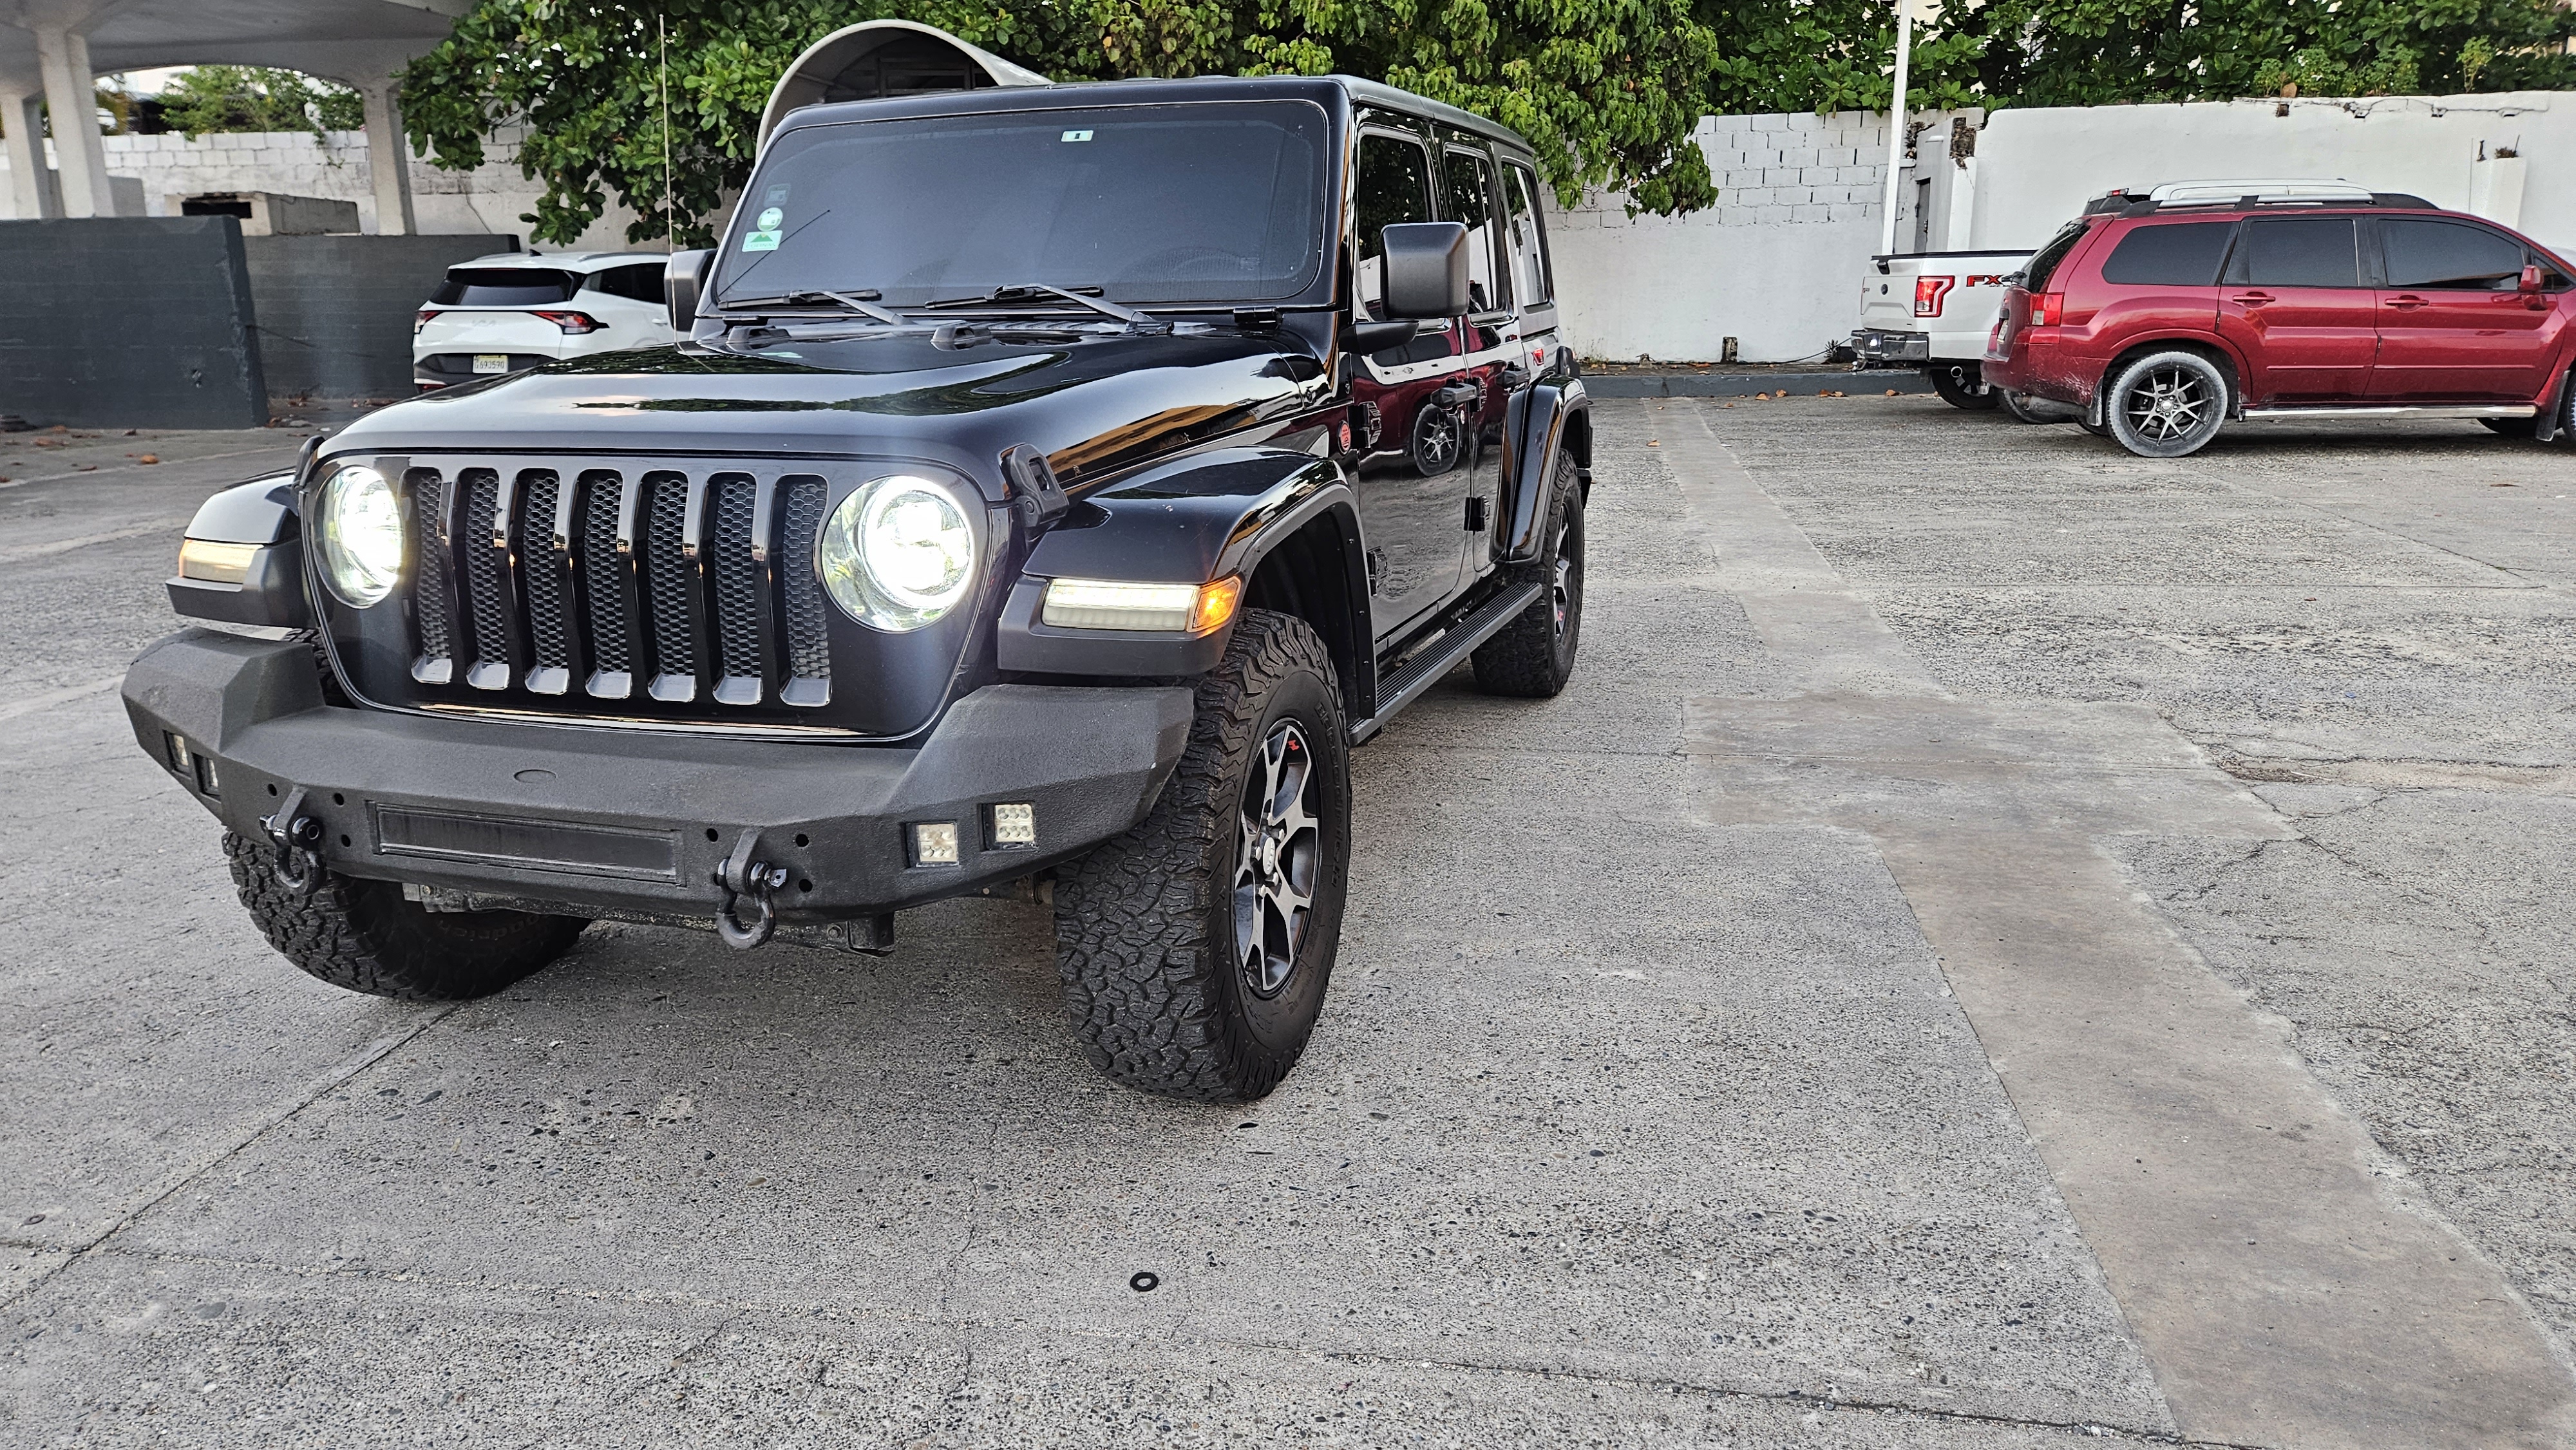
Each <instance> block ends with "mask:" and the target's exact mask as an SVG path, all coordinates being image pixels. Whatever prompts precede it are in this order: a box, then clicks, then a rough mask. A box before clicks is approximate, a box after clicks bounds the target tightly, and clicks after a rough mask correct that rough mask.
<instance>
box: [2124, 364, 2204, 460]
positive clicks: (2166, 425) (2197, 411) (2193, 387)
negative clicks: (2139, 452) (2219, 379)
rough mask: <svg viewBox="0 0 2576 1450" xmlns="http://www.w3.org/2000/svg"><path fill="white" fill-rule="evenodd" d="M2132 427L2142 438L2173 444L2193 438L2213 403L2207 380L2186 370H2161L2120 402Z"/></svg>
mask: <svg viewBox="0 0 2576 1450" xmlns="http://www.w3.org/2000/svg"><path fill="white" fill-rule="evenodd" d="M2120 406H2121V408H2122V410H2123V411H2125V412H2126V413H2127V414H2128V419H2129V427H2130V429H2131V430H2132V431H2134V432H2135V433H2136V434H2137V435H2138V436H2139V437H2141V438H2145V439H2148V440H2150V441H2152V442H2157V443H2171V442H2175V441H2177V440H2179V439H2182V438H2186V437H2188V436H2190V435H2191V434H2192V433H2193V432H2194V431H2196V430H2197V429H2198V428H2199V427H2200V425H2201V424H2202V423H2203V422H2204V421H2206V420H2207V418H2208V417H2209V414H2210V409H2211V407H2212V406H2213V400H2212V399H2211V397H2210V395H2209V390H2208V387H2207V386H2206V384H2205V382H2204V380H2203V379H2202V378H2201V377H2200V376H2199V375H2198V374H2196V373H2193V372H2191V371H2189V370H2188V369H2185V368H2179V367H2164V368H2157V369H2155V370H2154V371H2153V372H2150V373H2148V374H2147V375H2146V376H2145V377H2144V378H2142V379H2140V380H2139V381H2138V382H2137V383H2136V385H2134V386H2132V387H2131V388H2130V389H2129V395H2128V396H2127V397H2125V398H2123V399H2121V400H2120Z"/></svg>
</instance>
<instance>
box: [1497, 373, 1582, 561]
mask: <svg viewBox="0 0 2576 1450" xmlns="http://www.w3.org/2000/svg"><path fill="white" fill-rule="evenodd" d="M1591 421H1592V400H1591V397H1590V396H1589V395H1588V394H1587V393H1586V392H1585V390H1584V387H1583V379H1582V378H1580V377H1578V376H1575V375H1574V374H1573V372H1572V371H1571V370H1562V371H1552V372H1549V373H1546V374H1543V375H1541V376H1540V377H1539V379H1538V380H1537V381H1535V382H1533V383H1531V384H1530V385H1529V386H1528V387H1525V388H1523V389H1521V390H1520V391H1519V392H1517V393H1514V394H1513V395H1512V397H1511V401H1510V402H1509V403H1507V404H1506V405H1505V406H1504V409H1503V480H1502V507H1501V509H1500V510H1499V512H1500V514H1501V522H1502V525H1503V527H1502V532H1501V533H1500V534H1498V535H1497V536H1496V537H1495V540H1494V558H1495V560H1496V562H1498V563H1504V564H1525V563H1527V562H1529V561H1530V560H1532V559H1535V558H1537V557H1538V550H1539V531H1540V525H1541V523H1542V522H1543V520H1544V519H1545V517H1546V512H1547V490H1548V483H1549V481H1550V480H1551V479H1553V478H1554V477H1555V476H1556V455H1557V453H1558V452H1559V450H1561V449H1564V448H1566V447H1568V446H1569V445H1571V444H1574V443H1578V442H1586V441H1588V439H1589V436H1590V426H1591ZM1581 451H1582V452H1584V453H1588V452H1589V451H1590V450H1589V448H1588V446H1587V447H1585V448H1583V449H1582V450H1581ZM1575 461H1576V462H1577V463H1578V464H1581V463H1582V462H1583V461H1584V460H1583V458H1582V457H1581V456H1580V454H1578V456H1577V458H1576V460H1575ZM1588 481H1589V480H1588V479H1587V482H1588Z"/></svg>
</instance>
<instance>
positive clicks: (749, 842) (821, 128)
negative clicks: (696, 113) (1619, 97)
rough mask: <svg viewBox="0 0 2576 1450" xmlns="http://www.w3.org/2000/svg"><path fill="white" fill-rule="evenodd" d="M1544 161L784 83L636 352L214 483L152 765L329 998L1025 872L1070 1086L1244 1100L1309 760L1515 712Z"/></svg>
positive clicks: (184, 555) (1286, 952)
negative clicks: (1042, 932) (1436, 706)
mask: <svg viewBox="0 0 2576 1450" xmlns="http://www.w3.org/2000/svg"><path fill="white" fill-rule="evenodd" d="M1538 184H1539V183H1538V176H1537V169H1536V167H1535V165H1534V164H1533V161H1532V157H1531V153H1530V150H1529V148H1528V146H1527V144H1526V143H1524V142H1523V141H1522V140H1521V139H1520V138H1519V137H1518V136H1516V135H1514V134H1512V133H1511V132H1510V131H1507V130H1505V129H1503V128H1501V127H1499V126H1496V125H1494V124H1493V123H1491V122H1488V121H1484V120H1481V119H1479V118H1477V117H1475V116H1471V115H1468V114H1466V113H1464V112H1462V111H1457V110H1453V109H1450V108H1448V107H1445V106H1441V105H1438V104H1435V103H1433V102H1430V101H1426V100H1423V99H1421V98H1420V97H1417V96H1412V95H1408V94H1405V93H1403V92H1400V91H1396V90H1391V89H1389V88H1387V87H1385V86H1381V85H1376V84H1372V83H1369V82H1366V81H1359V80H1351V79H1345V78H1339V77H1334V78H1323V79H1302V78H1279V79H1258V80H1236V79H1210V80H1190V81H1145V82H1132V83H1127V82H1122V83H1110V84H1098V85H1081V86H1042V87H1029V88H1021V89H986V90H979V91H968V92H956V93H950V94H944V95H931V96H914V97H908V98H902V99H891V100H878V101H864V102H856V103H845V104H830V105H820V106H814V107H810V108H807V109H805V110H802V111H798V112H796V113H794V114H793V115H792V116H790V117H789V118H788V119H787V120H786V121H785V122H784V123H783V124H782V125H781V126H780V127H779V129H778V130H777V131H776V133H775V134H773V135H772V136H771V137H770V139H769V141H768V142H767V144H766V147H765V149H764V151H763V154H762V156H761V159H760V162H759V164H758V166H757V168H756V171H755V174H754V175H753V177H752V180H751V183H750V186H749V188H748V189H747V190H746V191H745V192H744V194H743V199H742V202H741V204H740V206H739V207H738V209H737V212H736V215H735V217H734V219H733V222H732V226H731V229H730V230H729V232H728V233H727V234H726V236H725V240H724V245H723V246H722V247H721V248H719V249H717V250H715V251H713V252H704V251H701V252H683V253H680V254H677V255H675V256H674V257H672V259H671V262H670V268H669V276H668V281H669V293H670V303H671V309H672V315H673V319H674V322H675V324H676V325H677V326H678V327H679V328H680V329H681V330H682V331H684V332H687V333H689V334H690V336H691V341H690V342H689V343H687V344H685V345H683V346H680V347H676V348H672V347H663V348H656V349H649V350H639V351H633V352H625V353H612V354H607V355H603V356H598V357H592V358H585V359H580V360H577V361H570V362H564V363H557V364H551V365H547V366H543V367H539V368H536V369H534V370H531V371H527V372H522V373H517V374H513V375H509V376H506V377H499V378H494V379H491V380H489V381H486V382H482V383H475V384H469V385H466V386H461V387H456V388H451V389H448V390H446V391H443V392H438V393H432V394H428V395H425V396H422V397H420V398H417V399H414V400H411V401H408V402H404V403H401V404H398V405H396V406H394V407H390V408H386V409H384V410H382V411H380V412H377V413H374V414H372V415H370V416H368V417H367V418H366V419H364V420H363V421H361V422H359V423H357V424H354V425H352V426H351V427H349V428H348V429H346V430H345V431H343V432H341V433H339V434H338V435H336V436H334V437H332V438H330V439H328V440H327V441H325V440H319V439H317V440H315V441H314V442H313V443H311V444H309V445H307V448H306V451H305V455H304V458H303V460H302V462H301V464H300V465H299V467H298V468H297V470H296V472H295V473H294V474H293V475H292V476H283V477H279V478H275V479H268V480H262V481H259V482H255V483H250V484H245V485H243V486H241V487H239V488H235V489H232V490H230V491H228V492H225V493H221V494H218V495H216V496H215V497H214V498H213V499H211V500H210V501H209V502H208V503H207V504H206V505H205V507H204V508H203V509H202V510H201V511H200V512H199V513H198V515H197V517H196V520H195V522H194V523H192V524H191V525H190V527H189V530H188V538H187V541H186V542H185V544H184V545H183V547H182V549H181V551H180V565H179V576H178V577H177V578H175V579H173V580H171V581H170V595H171V599H172V601H173V603H174V604H175V605H176V607H177V609H178V611H179V613H180V614H182V615H184V616H187V617H189V618H190V619H192V620H196V621H203V622H204V623H205V624H206V625H208V626H210V627H205V628H191V629H187V630H183V631H182V632H180V633H179V634H177V635H175V636H173V637H171V638H169V639H167V640H164V641H162V642H161V643H159V644H157V645H155V646H153V647H152V648H151V649H150V650H149V651H147V652H146V653H145V654H144V655H143V657H142V658H141V659H139V660H137V661H136V662H135V665H134V668H133V671H132V673H131V674H129V675H128V676H127V678H126V682H125V701H126V704H127V708H128V709H129V711H130V712H131V714H132V716H133V720H134V725H135V730H136V733H137V736H138V738H139V739H140V742H141V743H142V745H143V747H144V749H146V750H147V751H149V752H151V753H152V754H153V755H154V756H155V757H156V758H158V759H160V760H161V761H163V762H164V763H165V764H166V765H167V766H168V767H169V769H170V770H171V771H172V772H173V773H174V774H175V775H176V776H177V777H178V778H179V780H180V781H181V782H182V783H184V784H185V785H186V786H187V788H188V789H189V790H191V791H192V792H194V793H195V794H196V795H197V797H198V799H199V800H201V801H202V802H203V803H204V804H205V806H206V807H207V808H208V809H209V810H211V811H213V812H214V813H215V814H216V815H217V816H218V817H219V818H220V819H221V820H222V821H223V823H224V827H225V830H226V832H227V834H226V836H225V839H224V848H225V851H226V852H227V853H228V855H229V856H230V857H231V860H232V869H233V874H234V878H235V880H236V881H237V882H238V884H239V886H240V890H241V898H242V902H243V904H244V905H245V906H247V907H248V908H249V909H250V912H251V915H252V917H253V918H254V919H255V920H257V921H258V923H259V924H260V927H261V929H262V930H264V931H265V932H266V933H267V934H268V938H269V940H270V941H271V942H272V943H273V944H274V945H275V946H276V948H277V949H278V950H279V951H280V952H282V953H284V954H285V955H286V956H287V957H288V958H289V959H290V960H292V961H294V962H295V963H296V965H298V966H300V967H302V968H304V969H305V970H306V971H308V972H311V973H312V974H314V975H315V976H317V977H320V978H322V979H323V980H325V981H329V982H333V983H336V984H338V985H340V986H344V987H349V988H353V989H356V990H359V991H365V992H377V993H382V994H385V995H388V996H395V997H407V998H415V999H452V998H464V997H473V996H478V995H481V994H484V993H488V992H492V991H495V990H498V989H499V988H501V987H503V986H505V985H507V984H509V983H510V982H513V981H515V980H517V979H518V978H520V977H522V976H525V975H526V974H528V973H530V972H532V971H535V970H536V969H538V968H539V967H542V966H544V965H545V964H546V963H547V962H549V961H551V960H552V959H554V958H555V957H556V956H557V955H559V954H560V953H562V952H563V951H564V950H565V949H566V948H567V947H568V946H569V945H570V944H571V943H572V941H573V939H574V938H575V937H576V936H577V935H578V934H579V933H580V932H581V930H582V927H583V925H584V924H585V923H586V922H587V921H590V920H594V919H602V918H605V919H613V920H618V921H640V922H655V923H665V924H680V925H698V926H705V925H709V924H712V925H713V926H714V928H715V929H716V930H717V931H718V932H720V933H721V934H722V935H723V937H724V939H725V940H726V941H727V942H730V943H732V944H733V945H735V946H738V947H754V946H758V945H760V944H761V943H763V942H765V941H769V940H772V939H783V940H789V941H797V942H803V943H807V944H810V945H817V946H824V947H832V948H839V949H843V950H850V951H859V952H879V953H881V952H884V951H886V950H888V949H889V948H890V947H891V945H892V943H893V937H894V932H893V923H894V916H893V913H894V912H895V911H896V910H898V909H899V908H902V907H907V906H917V905H921V904H923V903H925V902H930V901H935V900H938V899H940V898H943V897H950V896H957V895H961V894H968V893H983V894H993V895H1016V896H1022V897H1033V898H1036V899H1039V900H1050V901H1051V902H1052V904H1053V907H1054V912H1055V923H1056V940H1057V962H1058V964H1059V968H1060V970H1061V972H1062V975H1063V979H1064V989H1065V997H1066V1001H1067V1004H1068V1006H1069V1009H1070V1011H1071V1014H1072V1018H1073V1023H1074V1028H1075V1031H1076V1032H1077V1033H1078V1034H1079V1035H1080V1037H1081V1039H1082V1041H1083V1044H1084V1046H1085V1048H1086V1049H1087V1051H1088V1052H1089V1054H1090V1056H1091V1060H1092V1061H1093V1062H1094V1063H1095V1064H1097V1065H1098V1066H1099V1067H1100V1069H1101V1070H1102V1071H1104V1072H1106V1073H1108V1074H1110V1075H1111V1076H1113V1077H1115V1078H1117V1079H1118V1080H1120V1081H1122V1082H1125V1083H1129V1084H1132V1085H1134V1086H1136V1087H1140V1088H1145V1089H1148V1090H1150V1091H1154V1092H1158V1093H1166V1094H1170V1095H1172V1096H1175V1097H1182V1098H1192V1099H1201V1100H1211V1101H1222V1100H1233V1099H1247V1098H1255V1097H1259V1096H1261V1095H1262V1094H1264V1093H1266V1092H1268V1091H1270V1090H1271V1089H1272V1088H1273V1087H1274V1086H1275V1085H1276V1084H1277V1083H1278V1082H1279V1080H1280V1078H1281V1077H1282V1076H1283V1075H1285V1074H1286V1073H1287V1071H1288V1070H1289V1068H1290V1067H1292V1066H1293V1065H1294V1064H1295V1063H1296V1061H1297V1058H1298V1055H1299V1054H1300V1052H1302V1051H1303V1049H1304V1047H1305V1043H1306V1040H1307V1036H1308V1034H1309V1033H1310V1032H1311V1031H1312V1030H1313V1027H1314V1023H1315V1019H1316V1016H1317V1013H1318V1012H1319V1010H1320V1009H1321V1007H1322V1004H1323V998H1324V990H1325V984H1326V981H1327V979H1328V978H1329V977H1330V975H1331V972H1332V967H1333V958H1334V953H1335V949H1336V947H1337V945H1338V939H1339V936H1340V928H1341V915H1342V904H1343V898H1344V894H1345V892H1346V890H1347V888H1348V882H1347V879H1346V878H1347V871H1348V862H1349V854H1350V834H1349V833H1350V827H1349V821H1350V784H1349V780H1350V777H1349V751H1350V749H1351V747H1352V746H1354V745H1357V744H1359V743H1360V742H1362V741H1365V740H1367V739H1368V738H1369V737H1370V736H1371V735H1373V734H1375V733H1376V732H1378V731H1379V730H1380V729H1382V728H1384V727H1385V725H1386V723H1387V721H1388V720H1389V719H1390V718H1392V717H1393V716H1394V714H1395V713H1396V711H1398V710H1400V709H1402V708H1404V706H1405V705H1406V703H1408V702H1409V701H1411V700H1413V699H1414V698H1415V697H1416V696H1418V695H1419V694H1420V693H1421V692H1422V691H1423V690H1425V689H1426V688H1428V687H1429V686H1430V685H1431V684H1432V683H1433V682H1434V681H1436V680H1438V679H1440V678H1441V677H1442V676H1444V675H1446V674H1447V673H1449V671H1450V670H1451V668H1452V667H1453V666H1455V665H1457V664H1458V663H1459V662H1460V661H1462V660H1468V659H1472V660H1473V661H1474V669H1475V678H1476V682H1477V684H1478V686H1479V687H1480V688H1482V689H1485V690H1487V691H1490V692H1492V693H1496V694H1503V695H1520V696H1533V697H1537V696H1550V695H1554V694H1556V693H1557V692H1558V691H1559V690H1561V689H1562V688H1563V687H1564V685H1565V683H1566V677H1567V675H1568V673H1569V671H1570V670H1571V669H1572V667H1573V664H1574V653H1575V643H1576V639H1577V637H1578V634H1579V632H1580V629H1581V624H1582V609H1583V507H1584V495H1585V493H1586V491H1587V489H1588V486H1589V473H1588V471H1587V467H1586V465H1587V462H1588V460H1589V457H1590V452H1591V432H1590V429H1591V420H1590V412H1589V408H1588V405H1587V402H1586V399H1585V396H1584V390H1583V384H1582V382H1581V381H1580V379H1579V376H1578V370H1577V368H1576V365H1575V361H1574V359H1573V357H1572V355H1571V354H1570V353H1569V352H1568V351H1567V349H1566V348H1564V347H1563V346H1562V345H1561V344H1560V343H1559V342H1558V340H1557V337H1556V307H1555V301H1554V297H1553V292H1552V286H1551V278H1550V275H1549V268H1548V258H1547V247H1546V240H1545V237H1544V235H1543V233H1542V232H1541V230H1540V225H1539V214H1538V210H1537V207H1536V205H1535V202H1536V200H1537V195H1538Z"/></svg>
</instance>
